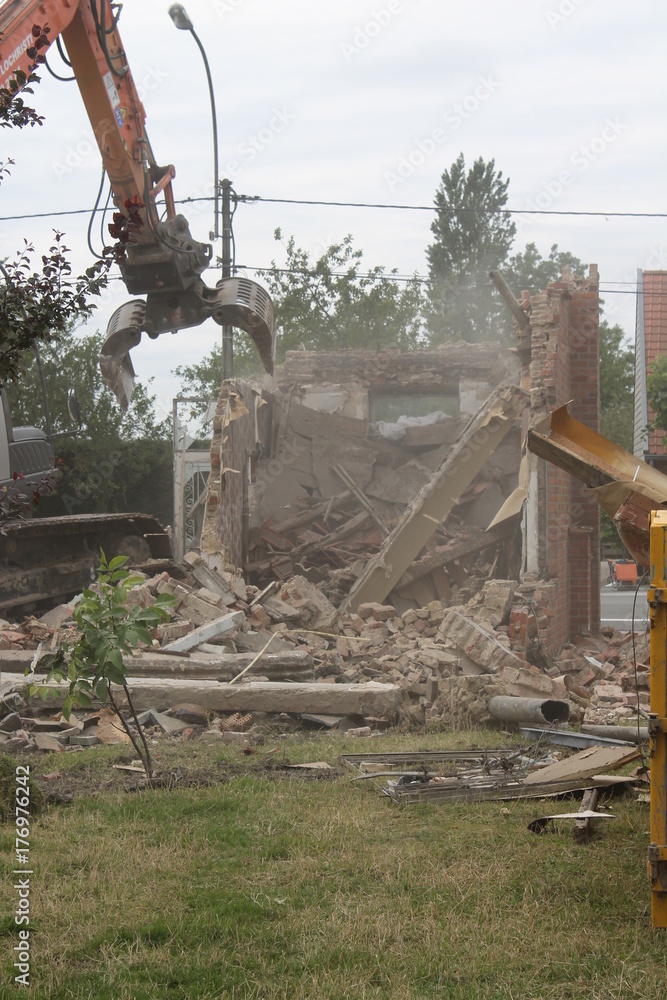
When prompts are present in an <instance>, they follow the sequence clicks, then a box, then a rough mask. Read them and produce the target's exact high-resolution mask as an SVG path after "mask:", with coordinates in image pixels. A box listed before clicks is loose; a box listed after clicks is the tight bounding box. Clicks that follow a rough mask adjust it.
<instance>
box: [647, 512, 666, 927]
mask: <svg viewBox="0 0 667 1000" xmlns="http://www.w3.org/2000/svg"><path fill="white" fill-rule="evenodd" d="M650 531H651V585H650V589H649V592H648V602H649V609H650V619H651V715H650V719H649V724H648V728H649V735H650V737H651V843H650V844H649V848H648V876H649V882H650V883H651V917H652V920H653V926H654V927H656V928H657V927H667V511H664V510H658V511H653V513H652V514H651V529H650Z"/></svg>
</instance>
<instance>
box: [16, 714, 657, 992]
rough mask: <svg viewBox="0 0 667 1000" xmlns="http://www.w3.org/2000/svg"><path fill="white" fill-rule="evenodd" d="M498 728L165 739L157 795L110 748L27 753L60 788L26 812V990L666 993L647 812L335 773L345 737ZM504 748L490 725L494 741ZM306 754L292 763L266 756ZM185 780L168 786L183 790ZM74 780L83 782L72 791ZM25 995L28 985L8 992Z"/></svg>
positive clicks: (416, 743) (353, 748)
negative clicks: (396, 792) (304, 772)
mask: <svg viewBox="0 0 667 1000" xmlns="http://www.w3.org/2000/svg"><path fill="white" fill-rule="evenodd" d="M502 741H503V737H500V736H499V735H498V734H491V733H482V732H468V733H465V734H461V733H458V734H437V735H428V736H423V735H414V734H413V735H409V734H401V735H396V736H384V737H380V738H377V739H373V740H372V745H371V741H368V740H365V741H361V740H354V739H351V738H348V739H347V740H345V739H344V738H343V737H339V736H331V735H330V734H326V735H322V736H319V735H318V736H315V737H313V736H297V735H287V736H283V737H281V738H279V739H278V741H277V743H278V745H279V746H280V748H281V749H280V753H279V754H275V755H273V756H272V757H264V756H263V755H262V754H263V751H264V750H266V749H270V748H271V747H272V746H273V745H275V743H268V742H267V744H266V746H265V747H263V748H260V751H259V752H258V753H257V754H255V755H253V756H249V757H247V756H244V755H243V754H242V753H241V751H240V750H239V749H237V748H235V747H232V746H228V745H221V744H219V743H215V744H211V745H206V743H205V741H204V740H198V741H193V742H191V743H182V742H180V741H178V740H168V739H166V738H165V739H164V740H162V741H161V742H160V744H159V746H157V747H156V748H155V755H156V767H157V769H158V770H159V769H162V770H163V771H169V770H172V771H174V772H175V773H177V774H178V773H179V772H178V771H177V770H176V769H177V768H179V767H180V769H181V770H180V773H181V775H182V778H181V781H180V783H179V784H177V785H176V787H175V788H174V789H173V790H164V789H161V790H154V791H135V792H128V791H127V790H123V785H124V784H127V782H128V780H129V779H128V777H127V776H126V775H124V774H123V773H122V772H119V771H114V770H113V769H112V767H111V764H112V763H113V762H114V761H118V760H124V761H128V760H129V759H130V754H129V753H128V751H127V748H126V747H107V748H105V747H100V748H92V749H90V750H86V751H84V752H81V753H78V754H59V755H51V754H50V755H40V756H36V755H32V756H31V757H30V758H26V760H29V762H30V764H31V771H32V778H31V780H32V781H33V783H40V784H41V785H42V787H43V788H44V789H47V790H48V788H49V787H52V786H53V785H54V781H50V782H49V781H44V780H40V778H39V775H43V774H48V773H49V772H53V771H55V770H56V769H57V770H58V772H59V773H60V779H58V781H59V782H60V787H61V791H62V790H65V791H66V790H67V789H69V791H70V793H71V794H73V800H72V801H71V802H70V803H68V804H52V805H47V806H46V807H45V808H43V809H42V810H41V811H40V813H39V814H38V815H37V816H34V817H33V818H32V825H31V838H30V840H31V851H30V862H31V868H32V869H33V870H34V874H33V875H32V876H31V925H30V929H31V938H30V951H31V983H32V988H31V990H30V994H29V995H31V996H36V997H37V996H38V997H50V998H54V1000H55V998H66V997H67V998H70V997H81V998H84V997H85V998H89V997H90V998H96V1000H105V998H109V1000H112V998H113V1000H124V998H127V1000H130V998H132V1000H136V998H143V997H150V998H153V997H155V998H159V997H168V998H183V1000H186V998H188V1000H190V998H193V1000H194V998H207V1000H209V998H210V1000H212V998H238V1000H251V998H252V1000H278V998H285V1000H319V998H327V1000H343V998H351V1000H352V998H354V1000H357V998H359V1000H361V998H371V997H380V998H396V1000H408V998H410V1000H412V998H418V997H455V998H487V997H488V998H491V997H497V998H501V997H502V998H505V997H506V998H513V1000H530V998H536V1000H537V998H540V1000H542V998H559V1000H560V998H566V997H572V998H577V1000H592V998H597V1000H603V998H604V1000H607V998H609V1000H611V998H623V997H628V998H630V997H641V998H652V1000H653V998H655V1000H658V998H661V1000H662V998H664V997H666V996H667V937H666V936H665V934H664V932H659V933H654V932H653V931H652V929H651V919H650V891H649V887H648V880H647V874H646V846H647V843H648V840H649V837H648V828H649V807H648V805H646V804H640V803H637V802H635V801H634V800H633V799H632V797H630V796H628V797H625V798H623V797H620V798H616V799H615V800H614V802H613V812H614V813H615V814H616V817H617V818H616V819H615V820H610V821H608V822H607V823H605V824H604V827H603V829H601V836H600V838H599V839H595V840H593V841H592V842H591V843H589V844H588V845H586V846H579V845H577V844H575V842H574V840H573V836H572V827H571V824H570V825H567V824H565V823H563V824H562V825H560V826H559V827H558V828H557V832H554V833H551V834H548V835H544V836H536V835H535V834H533V833H530V832H529V831H528V829H527V828H526V824H527V823H528V821H529V820H530V819H532V818H534V817H535V816H538V815H541V814H543V813H546V812H554V811H555V812H562V811H569V809H570V808H575V809H576V808H577V807H578V806H577V804H574V803H572V802H568V800H565V801H564V802H563V801H560V802H558V803H554V802H546V803H545V802H524V803H516V802H510V803H508V804H507V805H506V806H505V805H504V804H503V803H482V804H475V805H444V804H440V805H439V804H434V803H430V804H427V805H425V804H416V805H411V806H406V807H404V808H402V809H401V808H398V807H397V806H395V805H394V804H392V803H391V802H390V801H389V800H388V799H387V798H383V797H382V796H380V795H378V794H377V792H375V791H374V790H373V789H372V788H371V787H369V786H368V784H367V783H356V784H350V781H349V773H347V772H343V771H342V770H341V769H340V768H339V767H338V765H337V755H338V754H339V753H341V752H342V751H343V750H347V751H349V752H361V751H363V750H365V749H368V750H371V749H372V750H374V751H379V750H407V749H431V750H438V749H448V748H452V747H461V746H479V745H480V744H481V743H483V744H485V745H488V746H494V745H495V746H499V745H503V743H502ZM505 745H507V741H506V740H505ZM286 758H288V759H289V760H291V761H292V762H297V761H307V760H326V761H329V763H331V764H334V765H336V767H335V770H334V772H333V776H331V777H328V778H323V779H322V778H320V779H311V778H306V777H301V776H295V775H294V772H285V771H283V770H282V767H281V765H282V762H283V761H284V760H285V759H286ZM184 785H185V787H183V786H184ZM91 790H93V794H91V793H90V791H91ZM0 836H1V837H2V848H3V849H2V852H1V857H2V864H3V877H2V882H1V885H2V889H1V898H2V911H1V913H2V915H3V916H2V923H1V924H0V929H1V930H2V952H1V961H2V964H1V966H0V972H1V975H2V988H1V996H2V997H3V998H4V997H10V996H13V995H19V990H18V989H15V987H14V986H13V977H14V970H13V968H12V962H13V961H14V958H13V951H12V949H13V947H14V945H15V944H16V943H17V940H18V939H17V929H16V927H15V925H14V919H13V913H14V910H15V907H16V895H17V894H16V890H15V889H14V888H13V881H14V876H13V875H12V871H13V869H14V867H15V858H14V854H13V848H14V842H13V837H14V828H13V826H12V825H10V824H9V823H8V822H4V823H3V824H2V825H1V826H0ZM24 994H26V995H28V991H24Z"/></svg>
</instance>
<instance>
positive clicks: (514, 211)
mask: <svg viewBox="0 0 667 1000" xmlns="http://www.w3.org/2000/svg"><path fill="white" fill-rule="evenodd" d="M237 197H238V199H239V201H243V202H246V203H247V204H253V203H256V202H266V203H268V204H274V205H319V206H324V207H326V208H385V209H392V210H395V211H405V212H438V213H442V212H444V213H445V214H447V215H455V214H463V215H575V216H581V215H583V216H592V217H598V216H600V217H602V218H605V217H607V216H609V217H614V218H633V219H667V212H587V211H574V210H569V211H566V210H565V209H563V210H558V209H553V208H544V209H542V208H523V209H522V208H464V207H463V206H456V205H455V206H453V207H451V208H448V207H436V206H435V205H393V204H388V203H385V202H366V201H324V200H319V199H317V200H316V199H305V198H264V197H262V195H237Z"/></svg>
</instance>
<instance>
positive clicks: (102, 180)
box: [86, 167, 107, 260]
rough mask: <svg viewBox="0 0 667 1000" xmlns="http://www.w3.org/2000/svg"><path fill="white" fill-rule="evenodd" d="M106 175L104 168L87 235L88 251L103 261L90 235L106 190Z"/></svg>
mask: <svg viewBox="0 0 667 1000" xmlns="http://www.w3.org/2000/svg"><path fill="white" fill-rule="evenodd" d="M106 175H107V172H106V170H105V168H104V167H102V177H101V180H100V186H99V188H98V190H97V198H96V199H95V205H94V206H93V210H92V212H91V213H90V220H89V222H88V232H87V234H86V239H87V240H88V249H89V250H90V252H91V253H92V255H93V257H97V259H98V260H102V256H101V254H99V253H98V252H97V251H96V250H95V249H94V247H93V242H92V239H91V236H90V234H91V232H92V230H93V222H94V221H95V214H96V212H97V209H98V206H99V204H100V198H101V197H102V190H103V188H104V180H105V178H106ZM103 242H104V241H103Z"/></svg>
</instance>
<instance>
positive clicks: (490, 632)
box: [0, 553, 649, 750]
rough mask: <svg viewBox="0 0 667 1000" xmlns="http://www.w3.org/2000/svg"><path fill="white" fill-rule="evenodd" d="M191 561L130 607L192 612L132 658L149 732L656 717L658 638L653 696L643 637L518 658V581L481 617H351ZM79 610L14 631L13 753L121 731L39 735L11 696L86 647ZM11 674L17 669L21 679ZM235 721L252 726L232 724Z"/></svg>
mask: <svg viewBox="0 0 667 1000" xmlns="http://www.w3.org/2000/svg"><path fill="white" fill-rule="evenodd" d="M187 564H188V567H187V568H188V570H189V576H188V579H187V580H183V579H178V580H177V579H175V578H173V577H170V576H169V574H168V573H166V572H165V573H161V574H159V575H157V576H154V577H152V578H145V579H144V580H143V581H142V583H141V584H140V585H138V586H136V587H135V588H133V589H132V590H131V591H130V592H129V596H128V604H129V605H130V606H134V605H137V604H140V605H144V606H147V605H150V604H151V603H152V601H153V600H154V599H155V597H156V595H157V594H159V593H165V592H167V593H170V594H172V595H173V596H174V598H175V600H176V603H175V605H174V608H173V610H172V612H171V619H170V621H168V622H165V623H163V624H161V625H159V626H158V627H157V628H156V630H155V633H154V634H155V637H154V639H153V643H152V645H151V646H143V647H142V648H140V649H139V650H138V651H137V653H136V654H135V655H134V656H132V657H130V658H127V659H126V667H127V673H128V677H129V678H130V686H131V689H132V692H133V698H134V700H135V701H136V702H137V705H138V707H139V708H141V709H142V711H143V712H144V716H145V721H144V722H142V725H143V724H146V725H148V726H154V727H156V732H157V733H166V734H170V735H178V736H183V737H184V738H187V737H188V735H192V733H191V732H190V733H189V734H187V733H186V730H187V729H191V727H192V724H193V723H194V725H195V726H196V725H201V726H207V727H208V728H210V726H211V725H212V726H213V729H214V730H215V731H217V732H220V733H222V732H225V731H232V732H245V731H247V729H248V728H249V727H250V726H251V725H252V720H253V716H254V715H256V714H257V713H264V712H270V713H271V712H272V713H275V714H277V713H279V712H288V713H289V714H291V715H293V716H305V717H306V718H307V720H308V721H313V720H314V721H317V722H319V723H321V724H323V725H337V726H341V727H342V728H345V729H349V728H352V729H355V728H360V727H362V725H364V724H368V725H370V726H371V727H375V728H377V727H378V726H383V725H384V726H386V725H391V724H394V723H396V722H398V723H399V724H402V725H422V724H424V723H425V722H426V723H428V724H430V725H435V726H442V727H447V728H449V727H459V728H460V727H466V726H469V725H485V724H494V725H495V724H496V723H495V722H494V720H493V718H492V715H491V713H490V712H489V708H488V703H489V700H490V699H491V698H493V697H494V696H498V695H502V696H510V697H516V698H539V699H559V700H561V701H564V702H566V703H567V705H568V707H569V711H570V720H571V721H573V722H581V721H586V722H589V723H609V722H610V721H614V722H615V721H625V720H631V719H632V718H633V717H635V716H636V711H637V704H639V709H640V711H644V710H647V709H648V703H649V693H648V668H647V667H646V666H645V661H646V659H647V655H648V649H647V640H646V638H645V637H642V636H639V637H636V641H635V646H636V650H637V657H638V664H639V666H638V671H637V676H638V685H639V687H638V693H637V692H636V691H635V680H634V673H635V672H634V662H633V660H632V636H631V635H630V634H626V633H618V634H615V633H614V632H613V631H612V630H606V631H605V633H604V634H602V635H601V636H598V637H593V636H586V637H585V638H582V639H581V640H579V641H578V642H577V643H574V644H569V645H568V646H566V647H565V648H564V650H563V651H562V653H561V655H560V656H559V657H558V659H557V660H556V661H555V662H554V663H552V664H551V665H550V666H548V667H547V669H541V668H540V667H538V666H536V665H535V664H533V663H530V662H528V660H526V659H525V658H524V656H523V655H522V653H521V651H518V652H517V650H515V649H513V648H512V639H511V638H510V628H509V624H508V623H509V619H510V614H511V611H512V607H513V601H514V599H515V592H516V587H517V585H516V584H515V583H514V582H513V581H506V580H488V581H487V582H486V583H485V584H484V586H483V587H482V589H481V591H479V592H478V593H474V594H473V596H472V597H471V598H470V599H469V600H468V602H467V603H466V604H465V605H463V604H457V605H456V606H448V604H447V602H443V601H439V600H433V601H430V602H429V603H428V604H427V605H426V606H424V607H422V608H408V609H407V610H405V611H404V612H403V613H402V614H399V612H398V611H397V609H396V608H395V607H394V606H392V605H390V604H379V603H373V602H369V603H365V604H361V605H360V606H359V607H358V608H357V610H356V612H354V613H341V612H340V611H339V610H337V609H336V608H335V607H334V606H333V604H331V602H330V601H329V600H328V599H327V597H326V596H325V595H324V594H323V593H322V591H321V590H320V589H319V588H318V587H317V586H316V585H315V584H313V583H312V582H310V581H309V580H308V579H306V578H305V577H303V576H294V577H290V578H289V579H288V580H285V581H282V582H277V581H274V582H272V583H271V584H270V585H268V586H267V587H265V588H263V589H262V590H260V589H259V588H257V587H254V586H249V585H247V584H246V583H245V582H244V581H243V579H242V578H241V577H240V576H239V575H238V574H232V573H227V572H224V571H216V570H213V569H211V568H210V567H209V566H207V565H206V563H205V562H204V561H203V559H202V558H201V557H200V556H198V555H196V554H193V553H191V554H188V556H187ZM71 611H72V606H68V605H64V606H59V607H57V608H54V609H52V610H51V611H50V612H48V613H47V614H46V615H44V616H43V617H42V618H41V619H36V618H34V617H29V618H26V619H24V621H23V622H22V623H21V624H20V625H18V624H17V625H10V624H9V623H4V624H3V626H2V629H1V631H0V640H1V641H2V644H3V646H2V650H0V662H1V663H2V664H3V671H4V672H3V684H2V690H1V692H0V693H1V694H2V696H3V697H4V698H5V704H4V709H3V711H2V712H0V716H5V715H6V718H2V717H0V743H3V744H4V746H5V747H6V748H7V749H11V748H12V747H16V746H25V745H30V744H31V743H32V744H34V745H36V746H38V747H40V748H41V749H44V750H47V749H54V747H55V744H54V742H53V741H54V740H57V741H60V743H62V742H63V741H68V742H69V743H71V744H72V745H78V746H85V745H91V744H93V743H96V742H100V741H102V742H105V741H107V740H108V739H109V738H113V737H114V736H117V735H118V732H119V731H118V730H117V731H116V732H114V730H113V728H112V729H111V730H110V729H109V725H110V723H109V720H107V721H106V724H105V726H106V728H105V730H104V732H103V733H102V735H101V736H100V730H99V727H100V718H99V713H97V716H96V717H95V719H94V724H93V728H91V729H90V731H88V730H87V729H86V728H85V725H86V723H85V719H81V718H78V720H77V721H76V722H75V725H74V726H72V725H69V724H66V723H65V722H64V721H59V722H58V725H55V724H53V725H51V723H52V722H53V720H51V723H49V722H48V721H47V723H46V726H47V728H46V729H44V728H43V727H42V728H40V724H39V723H38V722H37V721H35V724H34V725H33V731H32V733H29V732H27V731H26V726H27V725H28V724H27V723H25V724H24V721H25V713H24V712H22V711H20V710H19V712H18V713H17V712H16V709H15V707H12V702H11V698H15V697H17V695H12V694H9V693H8V692H9V691H10V690H11V689H12V688H13V689H14V690H15V691H16V692H18V693H19V694H21V693H25V686H26V685H25V682H24V681H23V679H22V678H20V679H19V677H18V676H16V675H17V674H18V673H19V672H20V673H23V671H24V670H25V669H26V667H29V666H30V665H31V663H32V662H33V659H34V658H37V657H38V656H39V649H38V647H40V644H41V648H42V649H49V648H55V647H57V646H58V645H59V644H61V643H62V642H63V641H66V640H67V639H72V638H74V634H75V625H74V623H73V621H72V619H71V617H70V616H71ZM36 670H37V672H39V664H38V662H37V666H36ZM8 671H14V676H13V677H11V678H10V679H9V681H8V677H9V674H8ZM7 697H9V699H10V701H7V700H6V699H7ZM48 705H49V706H51V711H53V708H52V703H51V702H49V703H48ZM158 706H159V710H158ZM184 706H185V707H184ZM56 707H57V703H56ZM151 712H152V714H151ZM146 713H148V714H146ZM31 714H33V713H32V712H30V713H29V715H31ZM229 718H232V719H235V720H237V723H238V725H235V724H234V723H232V724H231V725H230V724H228V723H227V722H226V721H225V720H226V719H229ZM239 720H243V722H242V724H241V722H240V721H239ZM35 728H36V729H38V730H39V732H35ZM368 731H370V730H368ZM105 734H106V735H105ZM38 735H39V736H40V740H37V738H36V737H37V736H38ZM41 737H43V739H41ZM47 737H48V739H47ZM119 738H120V737H119ZM235 738H236V737H235ZM238 738H239V739H241V737H238Z"/></svg>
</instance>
